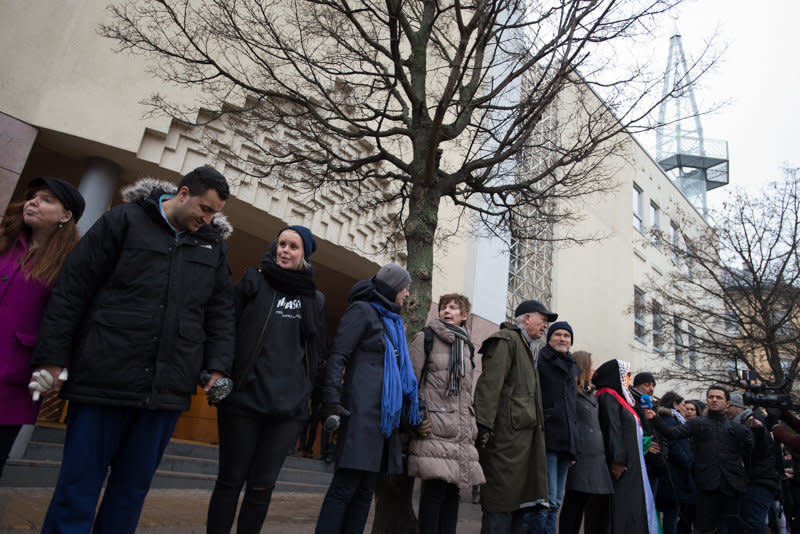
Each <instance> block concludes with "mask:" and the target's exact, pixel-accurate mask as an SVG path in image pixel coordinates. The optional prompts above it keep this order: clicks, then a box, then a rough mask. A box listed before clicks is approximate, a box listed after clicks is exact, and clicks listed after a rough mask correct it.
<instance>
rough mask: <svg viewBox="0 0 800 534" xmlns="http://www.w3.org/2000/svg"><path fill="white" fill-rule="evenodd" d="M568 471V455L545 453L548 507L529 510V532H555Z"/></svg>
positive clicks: (531, 533)
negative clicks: (533, 510)
mask: <svg viewBox="0 0 800 534" xmlns="http://www.w3.org/2000/svg"><path fill="white" fill-rule="evenodd" d="M568 472H569V455H566V454H559V453H555V452H548V453H547V500H548V501H549V504H550V507H549V508H541V509H539V510H536V511H535V512H531V514H530V519H529V523H528V524H529V528H528V533H529V534H556V520H557V519H558V509H559V508H561V501H562V500H563V499H564V489H565V488H566V486H567V473H568Z"/></svg>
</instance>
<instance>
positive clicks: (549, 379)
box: [537, 345, 580, 460]
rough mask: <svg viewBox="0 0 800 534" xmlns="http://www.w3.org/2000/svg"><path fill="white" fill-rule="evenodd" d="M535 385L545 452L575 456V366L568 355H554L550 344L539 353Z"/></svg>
mask: <svg viewBox="0 0 800 534" xmlns="http://www.w3.org/2000/svg"><path fill="white" fill-rule="evenodd" d="M537 368H538V371H539V383H540V384H541V387H542V408H543V409H544V440H545V446H546V448H547V452H551V453H558V454H566V455H569V457H570V458H571V459H573V460H574V459H575V458H576V457H577V455H578V448H579V444H578V415H577V414H576V413H575V403H576V397H577V394H578V393H577V392H578V390H577V385H576V382H575V377H577V376H578V375H579V374H580V370H579V369H578V365H577V364H576V363H575V360H573V359H572V355H571V354H570V353H568V352H566V353H562V352H557V351H556V350H555V349H553V347H551V346H550V345H545V346H544V347H542V350H540V351H539V359H538V367H537Z"/></svg>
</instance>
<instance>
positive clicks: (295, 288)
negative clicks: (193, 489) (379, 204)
mask: <svg viewBox="0 0 800 534" xmlns="http://www.w3.org/2000/svg"><path fill="white" fill-rule="evenodd" d="M316 248H317V243H316V241H315V240H314V236H313V235H312V234H311V231H310V230H309V229H308V228H306V227H305V226H299V225H295V226H287V227H286V228H284V229H283V230H281V231H280V232H278V235H277V237H276V238H275V241H274V242H273V243H272V244H271V245H270V248H269V250H268V251H267V252H266V253H265V254H264V257H263V258H262V260H261V269H253V268H249V269H247V271H245V274H244V277H242V279H241V280H240V281H239V282H238V283H237V284H236V287H235V291H234V302H235V312H236V357H235V359H234V361H233V373H232V375H231V377H232V378H233V383H234V391H233V392H232V393H231V394H230V395H229V396H228V397H227V398H226V399H225V400H223V401H222V402H220V403H219V405H218V410H217V425H218V428H219V474H218V475H217V482H216V484H215V486H214V492H213V493H212V494H211V502H210V503H209V506H208V522H207V532H208V534H227V533H228V532H230V531H231V526H232V525H233V520H234V516H235V515H236V509H237V505H238V503H239V494H240V492H241V490H242V486H244V485H245V482H246V483H247V485H246V489H245V494H244V498H243V499H242V505H241V508H240V509H239V516H238V520H237V527H236V532H237V533H238V534H245V533H253V534H255V533H258V532H260V531H261V526H262V524H263V523H264V518H265V517H266V515H267V510H268V509H269V503H270V500H271V497H272V491H273V489H274V488H275V481H276V480H277V478H278V473H279V472H280V470H281V466H282V465H283V462H284V460H285V459H286V455H287V451H288V450H289V448H291V447H292V445H293V444H294V443H295V439H296V437H297V433H298V430H299V428H300V424H301V422H302V420H303V419H304V418H307V417H308V401H309V395H310V394H311V391H312V389H313V387H314V385H315V384H316V380H317V375H318V372H317V371H318V367H319V365H320V363H321V362H322V361H324V353H325V345H326V339H327V336H326V318H325V317H326V313H325V298H324V296H323V295H322V293H320V292H319V291H317V288H316V285H315V284H314V280H313V272H312V269H311V264H310V263H309V257H310V256H311V254H312V253H313V252H314V251H315V250H316Z"/></svg>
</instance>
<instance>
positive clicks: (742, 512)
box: [0, 167, 800, 534]
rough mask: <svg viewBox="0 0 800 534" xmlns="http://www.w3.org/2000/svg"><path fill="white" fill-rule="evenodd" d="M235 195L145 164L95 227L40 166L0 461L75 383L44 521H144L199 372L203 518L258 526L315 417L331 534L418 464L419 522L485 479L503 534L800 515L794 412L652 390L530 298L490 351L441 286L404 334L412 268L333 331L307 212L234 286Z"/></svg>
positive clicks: (361, 291) (204, 179)
mask: <svg viewBox="0 0 800 534" xmlns="http://www.w3.org/2000/svg"><path fill="white" fill-rule="evenodd" d="M228 196H229V190H228V184H227V181H226V180H225V178H224V177H223V176H222V175H221V174H220V173H219V172H217V171H216V170H214V169H212V168H210V167H200V168H197V169H195V170H193V171H191V172H189V173H188V174H187V175H185V176H184V177H183V179H182V180H181V182H180V183H179V184H178V186H177V187H175V186H174V185H171V184H169V183H166V182H157V181H154V180H144V181H142V182H140V183H137V184H136V185H134V186H133V187H131V188H129V189H128V190H127V191H126V194H125V197H126V200H127V202H125V203H123V204H122V205H119V206H116V207H114V208H112V209H111V210H109V211H108V212H106V213H105V214H104V215H103V216H102V217H100V219H99V220H98V221H97V222H95V223H94V225H93V226H92V227H91V228H90V229H89V230H88V231H87V233H86V235H84V236H83V237H82V238H81V239H80V240H79V239H78V232H77V228H76V226H75V222H76V221H77V220H78V219H79V218H80V216H81V214H82V212H83V209H84V200H83V198H82V196H81V195H80V193H79V192H78V190H76V189H75V188H74V187H72V186H71V185H70V184H69V183H67V182H65V181H63V180H60V179H56V178H37V179H34V180H32V181H31V182H30V183H29V184H28V187H27V196H26V200H25V201H24V202H21V203H17V204H13V205H11V206H9V208H8V211H7V212H6V215H5V217H4V218H3V221H2V226H0V281H1V282H0V283H1V284H2V285H0V316H1V317H2V320H0V335H2V338H0V342H2V344H3V347H4V348H3V352H2V359H1V360H0V401H2V404H3V406H4V409H3V411H2V412H1V413H0V475H1V474H2V467H3V465H4V464H5V461H6V458H7V457H8V453H9V450H10V448H11V446H12V444H13V442H14V439H15V437H16V435H17V433H18V432H19V430H20V427H21V425H23V424H31V423H34V422H35V420H36V416H37V412H38V409H39V407H40V404H41V396H42V395H43V394H45V393H47V392H49V391H56V392H59V394H60V395H61V396H62V397H63V398H65V399H67V400H69V409H68V414H67V430H66V437H65V443H64V457H63V461H62V466H61V471H60V474H59V477H58V482H57V484H56V487H55V489H54V492H53V496H52V499H51V503H50V506H49V508H48V510H47V514H46V518H45V521H44V525H43V528H42V532H44V533H88V532H90V531H91V532H95V533H98V534H99V533H104V532H108V533H117V532H133V531H135V529H136V525H137V522H138V519H139V515H140V512H141V509H142V506H143V503H144V498H145V496H146V494H147V492H148V490H149V487H150V484H151V481H152V478H153V475H154V473H155V470H156V468H157V466H158V464H159V462H160V460H161V457H162V455H163V452H164V449H165V447H166V445H167V443H168V441H169V439H170V437H171V435H172V432H173V430H174V428H175V425H176V422H177V420H178V417H179V415H180V413H181V411H183V410H186V409H187V408H188V407H189V402H190V398H191V395H192V394H193V393H194V391H195V389H196V387H197V385H198V383H199V384H200V385H201V386H202V387H203V389H204V390H205V392H206V395H207V396H208V400H209V402H210V403H212V404H213V405H215V406H216V407H217V414H218V417H217V423H218V430H219V472H218V476H217V479H216V483H215V486H214V490H213V493H212V495H211V500H210V503H209V507H208V517H207V532H208V533H209V534H219V533H228V532H230V531H231V529H232V528H233V523H234V520H235V518H236V517H237V510H238V520H237V525H236V531H237V532H239V533H240V534H244V533H256V532H259V531H260V530H261V528H262V525H263V524H264V521H265V518H266V516H267V512H268V509H269V504H270V500H271V495H272V491H273V489H274V487H275V482H276V479H277V477H278V473H279V471H280V469H281V467H282V465H283V463H284V460H285V459H286V456H287V454H288V453H289V451H290V450H293V449H294V448H295V443H296V440H297V436H298V433H299V432H300V431H301V429H302V434H303V435H304V436H306V435H313V434H309V433H315V432H316V421H317V420H319V421H322V422H324V425H323V426H324V432H325V433H326V437H325V438H324V441H325V443H328V442H329V439H328V437H327V435H328V434H330V433H333V432H336V440H335V443H336V445H335V454H334V453H333V452H332V451H323V454H325V455H326V456H327V455H330V456H332V457H334V456H335V462H336V465H335V471H334V474H333V478H332V481H331V483H330V486H329V488H328V491H327V493H326V495H325V498H324V501H323V504H322V507H321V510H320V512H319V519H318V522H317V526H316V531H317V532H318V533H320V534H328V533H331V534H333V533H345V532H346V533H358V532H363V530H364V527H365V524H366V522H367V516H368V514H369V510H370V507H371V505H372V500H373V495H374V492H375V488H376V484H377V482H378V478H379V476H380V474H381V473H388V474H406V475H408V476H411V477H416V478H419V479H421V488H420V497H419V508H418V510H419V530H420V532H421V534H433V533H438V534H452V533H455V532H456V531H457V524H458V511H459V503H460V501H461V489H462V488H474V487H477V486H479V485H480V486H481V491H480V505H481V508H482V512H483V516H482V532H484V533H487V534H490V533H492V534H494V533H498V534H500V533H513V534H517V533H526V534H527V533H530V534H540V533H541V534H554V533H555V532H556V531H558V532H560V533H562V534H577V533H578V532H580V530H581V526H583V532H584V533H586V534H658V533H659V532H663V533H664V534H677V533H681V534H684V533H690V532H696V533H701V534H704V533H709V534H710V533H714V532H720V533H730V534H735V533H737V532H741V533H747V534H756V533H759V534H762V533H766V532H767V528H769V529H770V530H769V531H770V532H777V531H778V530H777V524H776V521H777V519H776V514H775V511H776V506H775V503H776V500H777V498H778V497H779V496H781V495H783V496H785V500H784V509H785V511H786V514H785V515H786V517H787V518H789V519H790V522H791V524H792V527H791V528H792V532H800V524H796V521H795V520H794V518H795V510H797V508H798V507H797V506H796V505H795V503H797V504H800V491H797V497H795V492H794V484H793V473H794V467H795V465H794V463H791V462H793V461H794V460H793V459H791V457H787V458H786V459H784V457H782V456H781V453H780V443H784V444H785V446H786V447H787V449H788V450H789V451H790V452H797V453H800V438H798V436H797V435H796V434H794V433H792V432H790V431H788V430H787V428H786V427H784V426H781V425H778V424H777V423H778V421H777V417H776V415H780V416H782V418H783V419H784V420H785V422H786V424H787V425H789V427H790V428H792V429H794V430H795V431H797V430H800V419H798V418H796V417H795V416H794V415H792V414H791V412H784V413H782V414H775V413H766V412H764V411H763V410H760V409H749V408H748V407H747V406H745V404H744V402H743V398H742V395H741V393H738V392H733V393H731V392H729V390H728V389H727V388H726V387H724V386H722V385H712V386H710V387H709V388H708V390H707V392H706V398H705V400H704V401H703V402H701V401H691V400H685V399H684V398H683V397H682V396H681V395H680V394H678V393H676V392H674V391H668V392H665V393H663V394H662V395H660V398H658V401H657V402H656V395H655V388H656V378H655V377H654V375H653V374H652V373H650V372H647V371H646V370H643V371H640V372H638V373H635V374H634V373H633V370H632V369H631V366H630V364H629V363H628V362H625V361H622V360H618V359H611V360H608V361H605V362H604V363H602V365H600V366H599V367H598V368H597V369H595V367H594V358H593V355H592V354H591V353H590V352H587V351H575V352H573V351H572V347H573V344H574V341H575V332H574V331H573V327H572V326H571V325H570V324H569V323H568V322H567V321H564V320H561V321H558V314H556V313H555V312H553V311H551V310H548V309H547V307H546V306H544V305H543V304H542V303H541V302H539V301H536V300H526V301H524V302H522V303H521V304H520V305H519V306H518V307H517V308H516V310H515V311H514V318H513V320H511V321H508V322H504V323H502V324H501V325H500V328H499V330H498V331H496V332H494V333H493V334H491V335H490V336H488V338H486V340H485V341H483V343H482V344H481V345H480V346H479V347H476V346H475V345H474V344H473V341H472V339H471V333H470V331H469V329H468V327H467V325H468V319H469V314H470V311H471V307H470V302H469V300H468V299H467V297H465V296H464V295H460V294H455V293H452V294H446V295H442V296H441V297H440V298H439V300H438V312H437V313H436V315H435V317H433V318H432V319H430V320H429V321H428V322H427V325H426V326H425V327H424V328H423V330H422V331H420V332H418V333H415V335H414V336H413V341H412V343H411V344H410V345H409V344H408V343H407V341H406V339H407V338H406V335H407V332H406V326H405V324H404V322H403V319H402V317H401V315H400V312H401V310H402V308H403V305H404V302H405V300H406V298H407V297H408V295H409V289H410V285H411V276H410V274H409V273H408V271H406V270H405V269H404V268H402V267H401V266H399V265H396V264H388V265H385V266H383V267H382V268H381V269H380V270H379V271H378V272H376V273H375V275H374V276H372V277H370V278H369V279H367V280H362V281H359V282H357V283H356V284H355V285H354V286H353V287H352V289H351V291H350V294H349V298H348V307H347V309H346V311H345V313H344V315H343V316H342V318H341V320H340V321H339V324H338V327H337V330H336V334H335V336H334V338H333V342H332V343H331V344H330V346H328V343H327V335H326V332H327V324H326V305H325V298H324V295H323V294H322V293H321V292H320V291H318V290H317V288H316V286H315V283H314V280H313V269H312V265H311V261H310V257H311V256H312V254H313V253H314V251H315V250H316V248H317V244H316V241H315V239H314V236H313V235H312V233H311V231H310V230H309V229H308V228H306V227H304V226H300V225H292V226H287V227H285V228H283V229H282V230H281V231H280V232H278V234H277V236H276V237H275V240H274V242H273V243H272V244H271V245H270V247H269V249H268V250H267V251H266V252H265V254H264V255H263V258H262V260H261V265H260V268H258V269H256V268H250V269H247V271H246V272H245V274H244V276H243V277H242V278H241V279H240V280H239V281H238V282H237V283H236V284H235V285H234V284H233V282H232V278H231V274H232V273H231V270H230V266H229V264H228V260H227V249H226V244H225V238H226V236H227V235H228V234H229V233H230V226H229V225H228V223H227V221H226V220H225V218H224V217H223V216H222V215H221V213H220V211H221V210H222V208H223V207H224V205H225V202H226V200H227V198H228ZM543 336H544V343H541V339H542V337H543ZM540 343H541V345H540ZM478 355H479V356H480V358H481V362H482V371H481V373H480V375H479V376H478V373H477V371H476V356H478ZM632 377H633V379H632V383H631V378H632ZM309 408H311V412H312V413H313V414H314V416H313V418H312V421H313V422H312V423H309V417H308V416H309ZM312 427H313V428H312ZM308 439H310V440H311V441H313V438H307V439H306V440H304V443H306V444H308V443H309V441H308ZM307 448H308V449H310V445H308V446H307ZM305 452H308V451H305ZM790 460H791V461H790ZM785 462H789V463H788V464H785ZM108 473H110V474H108ZM107 474H108V476H107ZM104 483H105V486H106V489H105V492H104V493H103V496H102V500H101V499H100V494H101V489H102V487H103V485H104ZM243 491H244V495H243V497H242V496H241V494H242V492H243ZM100 500H101V502H100V503H99V506H98V501H100ZM240 501H241V502H240ZM767 525H769V527H768V526H767Z"/></svg>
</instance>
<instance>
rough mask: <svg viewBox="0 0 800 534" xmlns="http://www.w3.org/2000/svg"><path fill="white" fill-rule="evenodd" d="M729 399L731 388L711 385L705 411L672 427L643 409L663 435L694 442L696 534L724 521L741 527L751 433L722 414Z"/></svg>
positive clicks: (705, 533)
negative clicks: (688, 439)
mask: <svg viewBox="0 0 800 534" xmlns="http://www.w3.org/2000/svg"><path fill="white" fill-rule="evenodd" d="M729 401H730V392H729V391H728V390H727V389H726V388H725V387H723V386H718V385H713V386H711V387H709V388H708V391H707V392H706V402H707V403H708V415H707V416H705V417H702V416H701V417H694V418H692V419H689V420H688V421H686V423H685V424H682V425H678V426H673V427H669V426H667V425H666V424H665V423H664V422H663V421H661V419H660V418H658V417H655V413H654V412H653V411H652V410H646V411H645V416H646V417H647V418H649V419H651V420H652V422H653V425H654V426H655V428H656V430H658V432H659V433H660V434H661V435H662V436H664V437H666V438H667V439H669V440H678V439H683V438H692V440H693V442H694V449H695V464H694V477H695V483H696V485H697V511H698V513H697V521H696V522H695V532H697V533H698V534H711V533H713V532H716V531H717V529H718V528H719V526H720V525H721V524H722V522H723V521H724V522H725V523H727V525H728V529H729V531H732V532H736V531H737V530H738V529H740V528H741V525H740V524H739V519H738V512H739V499H740V498H741V496H742V495H743V494H744V492H745V489H746V487H747V473H746V472H745V464H744V462H745V460H746V459H747V458H748V457H749V456H750V453H751V452H752V450H753V434H752V433H751V432H750V429H749V428H748V427H746V426H744V425H743V424H741V423H736V422H734V421H730V420H729V419H728V418H727V417H726V416H725V410H726V408H727V407H728V404H729ZM654 417H655V418H654ZM754 426H755V425H754Z"/></svg>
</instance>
